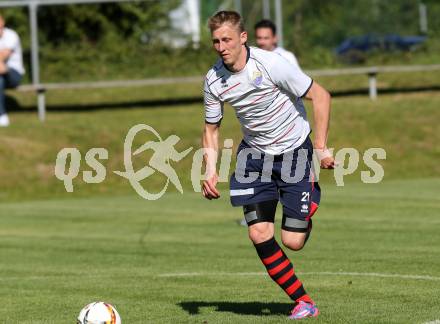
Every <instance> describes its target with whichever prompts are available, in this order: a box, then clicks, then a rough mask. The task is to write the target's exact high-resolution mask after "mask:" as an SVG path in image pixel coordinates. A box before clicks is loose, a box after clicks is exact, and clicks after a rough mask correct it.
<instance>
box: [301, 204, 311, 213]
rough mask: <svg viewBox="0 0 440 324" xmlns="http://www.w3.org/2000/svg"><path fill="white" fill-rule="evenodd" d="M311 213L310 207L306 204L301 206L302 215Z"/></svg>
mask: <svg viewBox="0 0 440 324" xmlns="http://www.w3.org/2000/svg"><path fill="white" fill-rule="evenodd" d="M308 212H309V206H308V205H306V204H303V205H301V213H308Z"/></svg>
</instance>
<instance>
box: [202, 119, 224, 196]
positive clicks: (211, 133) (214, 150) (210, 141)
mask: <svg viewBox="0 0 440 324" xmlns="http://www.w3.org/2000/svg"><path fill="white" fill-rule="evenodd" d="M219 128H220V124H209V123H205V127H204V130H203V137H202V145H203V148H204V150H205V152H204V154H203V160H204V162H205V167H206V173H205V174H206V180H204V181H203V184H202V193H203V196H204V197H205V198H207V199H210V200H211V199H217V198H219V197H220V193H219V192H218V190H217V188H216V186H217V182H218V174H217V170H216V164H217V156H218V135H219Z"/></svg>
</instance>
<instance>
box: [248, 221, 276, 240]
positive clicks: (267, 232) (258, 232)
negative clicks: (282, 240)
mask: <svg viewBox="0 0 440 324" xmlns="http://www.w3.org/2000/svg"><path fill="white" fill-rule="evenodd" d="M273 235H274V232H273V229H272V228H271V227H270V226H269V224H254V225H252V226H249V239H250V240H251V241H252V242H253V243H254V244H258V243H262V242H266V241H268V240H270V239H271V238H272V237H273Z"/></svg>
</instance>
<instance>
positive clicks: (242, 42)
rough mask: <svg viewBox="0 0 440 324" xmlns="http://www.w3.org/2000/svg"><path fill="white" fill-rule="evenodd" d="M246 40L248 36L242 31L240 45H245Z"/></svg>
mask: <svg viewBox="0 0 440 324" xmlns="http://www.w3.org/2000/svg"><path fill="white" fill-rule="evenodd" d="M247 38H248V34H247V32H246V31H244V32H242V33H241V34H240V42H241V45H244V44H246V42H247Z"/></svg>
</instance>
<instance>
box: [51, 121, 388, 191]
mask: <svg viewBox="0 0 440 324" xmlns="http://www.w3.org/2000/svg"><path fill="white" fill-rule="evenodd" d="M140 132H147V133H149V134H150V135H153V137H154V140H150V141H147V142H146V143H145V144H143V145H141V146H140V147H139V148H137V149H135V150H133V145H134V140H135V138H136V136H137V135H138V134H139V133H140ZM179 142H180V137H179V136H177V135H170V136H168V137H167V138H166V139H163V138H162V137H161V136H160V134H159V133H158V132H157V131H156V130H155V129H154V128H153V127H151V126H149V125H145V124H137V125H135V126H133V127H132V128H131V129H130V130H129V131H128V133H127V135H126V137H125V141H124V144H123V145H124V168H125V170H124V171H113V173H115V174H116V175H118V176H121V177H122V178H124V179H126V180H127V181H128V182H129V183H130V185H131V187H132V188H133V189H134V190H135V192H136V193H137V194H138V195H139V196H141V197H142V198H144V199H147V200H157V199H159V198H161V197H162V196H163V195H164V194H165V193H166V191H167V189H168V187H169V184H170V183H171V184H172V185H173V186H174V187H175V188H176V189H177V190H178V191H179V192H180V193H183V187H182V184H181V182H180V179H179V175H178V174H177V172H176V170H175V165H176V164H177V163H179V162H180V161H181V160H182V159H184V158H185V157H187V156H188V155H189V154H190V153H192V165H191V170H190V171H191V172H190V177H191V183H192V187H193V190H194V192H201V181H203V180H205V179H206V175H205V174H204V173H203V172H202V170H203V156H204V155H205V154H207V153H211V154H215V155H216V156H217V154H216V152H209V149H204V148H199V149H197V150H194V148H193V147H189V148H187V149H185V150H183V151H181V152H179V151H177V150H176V148H175V146H176V145H177V144H178V143H179ZM232 147H233V140H232V139H226V140H225V141H224V143H223V148H222V149H221V152H219V154H218V158H217V164H218V162H219V163H220V165H219V167H218V175H219V179H218V180H219V182H228V181H229V174H230V170H231V163H232V154H233V153H232ZM146 151H150V153H151V154H150V158H149V161H148V164H147V165H145V166H143V167H141V168H140V169H138V170H135V168H134V163H133V157H137V156H139V155H140V154H141V153H143V152H146ZM330 151H331V152H332V153H334V154H333V155H334V156H335V160H336V161H339V163H338V165H337V166H336V168H335V169H334V170H332V171H333V175H334V179H335V181H336V185H337V186H344V177H345V176H347V175H350V174H353V173H354V172H355V171H356V170H357V169H358V168H359V161H360V157H362V159H363V161H364V164H365V166H366V167H367V170H362V171H361V173H360V174H361V180H362V182H364V183H379V182H380V181H382V179H383V177H384V175H385V172H384V169H383V167H382V165H381V164H380V163H379V162H378V161H377V160H385V159H386V151H385V150H384V149H383V148H369V149H367V150H366V151H364V152H363V153H360V152H359V151H358V150H356V149H354V148H342V149H340V150H338V151H337V152H333V150H330ZM297 154H298V156H297V158H296V159H295V161H296V165H295V168H294V170H295V174H294V176H293V177H292V176H291V170H292V158H289V155H288V154H287V153H286V155H285V157H284V159H283V168H282V170H285V171H282V173H281V178H282V180H283V181H285V182H287V183H296V182H298V181H301V179H303V176H304V172H305V169H306V167H307V165H306V163H307V159H306V158H300V157H301V156H305V155H304V154H307V152H306V151H305V150H304V152H301V150H300V151H299V152H298V153H297ZM316 155H317V154H314V157H313V165H311V166H309V167H311V168H312V170H313V176H314V178H313V179H310V181H318V180H319V172H320V168H319V161H318V159H317V157H316ZM249 157H250V158H251V159H259V158H261V157H262V153H261V152H259V151H257V150H255V149H244V150H242V151H240V152H239V154H238V155H237V168H236V172H235V177H236V180H237V181H238V182H240V183H251V182H252V181H254V180H255V179H256V177H257V176H258V175H256V174H252V172H249V173H246V172H241V171H240V170H244V169H245V168H246V163H247V161H248V160H249ZM108 159H109V152H108V150H107V149H105V148H102V147H101V148H92V149H90V150H89V151H87V153H86V154H85V162H86V164H87V165H88V166H89V167H90V168H91V169H92V170H93V171H90V170H88V171H83V172H82V177H83V180H84V182H86V183H88V184H92V183H94V184H96V183H102V182H104V181H105V178H106V176H107V169H106V167H105V166H104V165H103V164H102V163H101V162H100V161H103V160H108ZM81 160H82V156H81V153H80V151H79V150H78V149H77V148H74V147H70V148H63V149H62V150H60V151H59V152H58V154H57V158H56V164H55V176H56V177H57V179H59V180H60V181H62V182H63V183H64V188H65V189H66V191H67V192H70V193H71V192H73V191H74V180H75V179H76V178H77V177H78V176H79V174H80V166H81ZM271 163H273V157H272V158H271V157H270V156H268V155H265V156H264V164H263V170H272V166H271ZM284 163H285V165H284ZM156 173H160V174H162V175H163V176H164V177H165V178H166V180H165V183H164V185H163V186H162V187H161V188H158V190H157V191H156V192H149V191H148V190H146V189H145V187H144V186H143V185H142V181H148V178H149V177H150V176H152V175H153V174H156ZM270 178H271V175H270V174H265V175H264V177H261V181H262V182H264V181H265V179H266V180H267V181H270Z"/></svg>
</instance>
